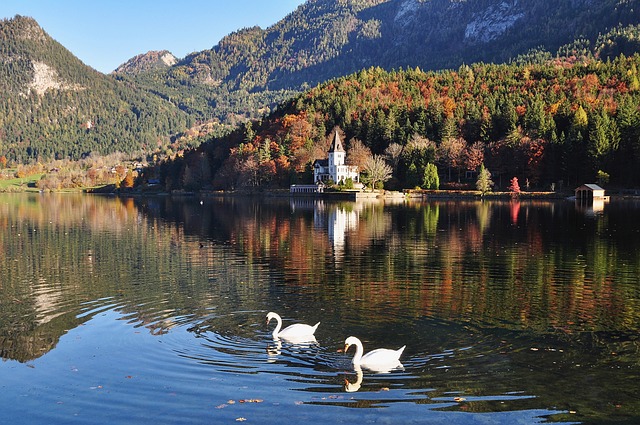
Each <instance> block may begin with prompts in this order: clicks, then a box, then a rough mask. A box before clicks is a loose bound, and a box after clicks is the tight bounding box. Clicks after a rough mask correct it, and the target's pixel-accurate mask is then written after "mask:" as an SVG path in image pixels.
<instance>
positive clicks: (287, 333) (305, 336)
mask: <svg viewBox="0 0 640 425" xmlns="http://www.w3.org/2000/svg"><path fill="white" fill-rule="evenodd" d="M271 319H276V321H277V322H278V325H277V326H276V328H275V329H274V330H273V332H272V335H273V338H274V339H277V338H283V339H288V340H292V341H315V337H314V336H313V333H314V332H315V331H316V329H318V325H319V324H320V322H318V323H316V324H315V325H314V326H310V325H305V324H302V323H295V324H293V325H291V326H287V327H286V328H284V329H283V330H280V328H281V327H282V319H281V318H280V315H279V314H278V313H274V312H272V311H271V312H269V313H268V314H267V324H269V322H270V321H271Z"/></svg>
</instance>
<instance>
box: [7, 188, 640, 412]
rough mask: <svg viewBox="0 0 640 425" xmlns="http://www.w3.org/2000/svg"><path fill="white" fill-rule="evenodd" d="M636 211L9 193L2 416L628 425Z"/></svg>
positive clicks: (520, 204) (636, 318)
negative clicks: (387, 366) (285, 329)
mask: <svg viewBox="0 0 640 425" xmlns="http://www.w3.org/2000/svg"><path fill="white" fill-rule="evenodd" d="M639 211H640V204H638V203H637V202H633V201H612V202H611V203H609V204H606V205H604V207H603V208H601V209H600V208H599V209H598V211H594V210H593V209H589V208H584V207H579V206H578V207H576V206H575V205H574V204H573V203H571V202H567V201H562V202H534V201H511V202H491V201H490V202H486V201H485V202H462V201H458V202H428V203H422V202H400V203H393V204H389V203H385V202H382V201H371V202H358V203H352V202H345V203H332V202H327V201H314V200H313V199H310V198H307V199H293V200H289V199H275V200H267V201H253V200H248V199H218V198H212V199H208V198H205V199H203V200H202V202H201V201H200V200H199V199H195V198H186V199H183V200H171V199H170V198H139V199H117V198H107V197H95V196H86V195H85V196H83V195H41V194H38V195H31V194H30V195H27V194H19V195H0V354H1V356H2V359H3V361H2V362H1V363H0V389H1V390H2V392H1V394H2V395H0V407H1V408H2V412H3V417H4V418H5V420H7V421H8V422H9V423H11V422H15V423H52V424H56V423H127V424H130V423H148V422H151V421H153V422H156V423H171V424H176V423H204V422H214V423H219V422H235V421H243V420H246V421H247V422H249V421H250V422H252V423H274V424H275V423H302V422H304V423H352V422H356V421H358V422H380V421H393V422H396V423H445V422H450V423H460V424H476V423H482V424H487V423H492V424H493V423H495V424H512V423H542V422H546V421H553V422H564V423H607V422H611V423H614V422H615V423H638V422H640V341H639V337H638V331H639V330H640V281H639V276H640V249H639V248H640V220H638V217H639V214H638V212H639ZM268 311H276V312H278V313H279V314H280V315H281V316H282V317H283V319H284V325H285V326H286V325H289V324H291V323H294V322H302V323H308V324H314V323H316V322H318V321H320V322H321V324H320V327H319V328H318V330H317V331H316V334H315V336H316V339H317V341H315V342H313V343H306V344H295V343H290V342H287V341H274V340H273V338H272V337H271V334H270V330H271V329H270V328H269V327H267V326H266V325H265V316H266V313H267V312H268ZM350 335H354V336H357V337H359V338H360V339H362V341H363V343H364V345H365V351H369V350H371V349H374V348H378V347H385V348H394V349H395V348H398V347H400V346H402V345H405V344H406V345H407V348H406V350H405V352H404V353H403V356H402V358H401V362H402V364H403V366H404V367H403V368H402V369H400V370H393V371H391V372H389V373H384V374H376V373H372V372H369V371H367V370H364V373H362V374H360V373H356V371H355V370H353V367H352V365H351V363H350V360H351V359H350V356H351V355H353V353H349V354H345V353H342V352H341V351H340V350H341V349H342V348H343V346H344V340H345V338H346V337H347V336H350ZM373 407H377V409H372V408H373Z"/></svg>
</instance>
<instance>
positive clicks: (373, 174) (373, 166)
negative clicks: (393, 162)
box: [362, 155, 393, 189]
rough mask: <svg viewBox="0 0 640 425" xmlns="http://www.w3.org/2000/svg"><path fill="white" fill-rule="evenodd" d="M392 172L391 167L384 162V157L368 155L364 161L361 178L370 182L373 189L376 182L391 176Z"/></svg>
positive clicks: (384, 180) (383, 180)
mask: <svg viewBox="0 0 640 425" xmlns="http://www.w3.org/2000/svg"><path fill="white" fill-rule="evenodd" d="M392 174H393V169H392V168H391V166H389V164H387V163H386V161H385V160H384V157H382V156H380V155H374V156H370V157H369V158H368V159H367V161H366V162H365V164H364V176H363V177H362V179H363V180H364V182H365V183H370V184H371V188H372V189H375V187H376V183H377V182H383V183H384V182H386V181H387V180H389V179H390V178H391V176H392Z"/></svg>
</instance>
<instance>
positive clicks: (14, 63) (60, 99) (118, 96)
mask: <svg viewBox="0 0 640 425" xmlns="http://www.w3.org/2000/svg"><path fill="white" fill-rule="evenodd" d="M192 124H193V119H192V118H191V117H189V115H188V114H186V113H185V112H183V111H181V110H180V109H179V108H177V107H176V106H175V105H173V104H172V103H170V102H167V101H166V100H163V99H162V98H161V97H158V96H156V95H154V94H151V93H148V92H146V91H144V90H141V89H140V88H138V87H137V86H135V85H132V84H131V83H128V82H123V81H119V80H117V79H116V78H114V77H111V76H108V75H104V74H101V73H99V72H97V71H95V70H94V69H92V68H90V67H88V66H86V65H84V64H83V63H82V62H81V61H80V60H78V59H77V58H76V57H75V56H73V55H72V54H71V53H70V52H69V51H68V50H67V49H65V48H64V47H63V46H61V45H60V44H59V43H58V42H56V41H55V40H53V39H52V38H51V37H50V36H49V35H48V34H47V33H46V32H45V31H44V30H43V29H42V28H41V27H40V26H39V25H38V23H37V22H36V21H35V20H33V19H32V18H28V17H23V16H16V17H15V18H13V19H5V20H2V21H0V156H5V157H7V158H8V159H9V160H15V161H17V162H19V163H28V162H32V161H35V160H48V159H54V158H58V159H64V158H69V159H79V158H81V157H83V156H86V155H88V154H90V153H99V154H109V153H112V152H116V151H119V152H124V153H133V152H142V151H152V150H155V149H158V147H160V146H165V145H167V144H168V143H169V142H170V136H171V135H172V134H175V133H178V132H182V131H184V130H185V129H186V128H188V127H189V126H191V125H192Z"/></svg>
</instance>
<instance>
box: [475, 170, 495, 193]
mask: <svg viewBox="0 0 640 425" xmlns="http://www.w3.org/2000/svg"><path fill="white" fill-rule="evenodd" d="M492 187H493V180H491V173H490V172H489V170H488V169H486V168H485V167H484V164H481V165H480V171H479V172H478V180H477V181H476V188H477V189H478V190H479V191H480V193H481V195H482V196H484V195H486V194H487V193H489V192H491V188H492Z"/></svg>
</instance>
